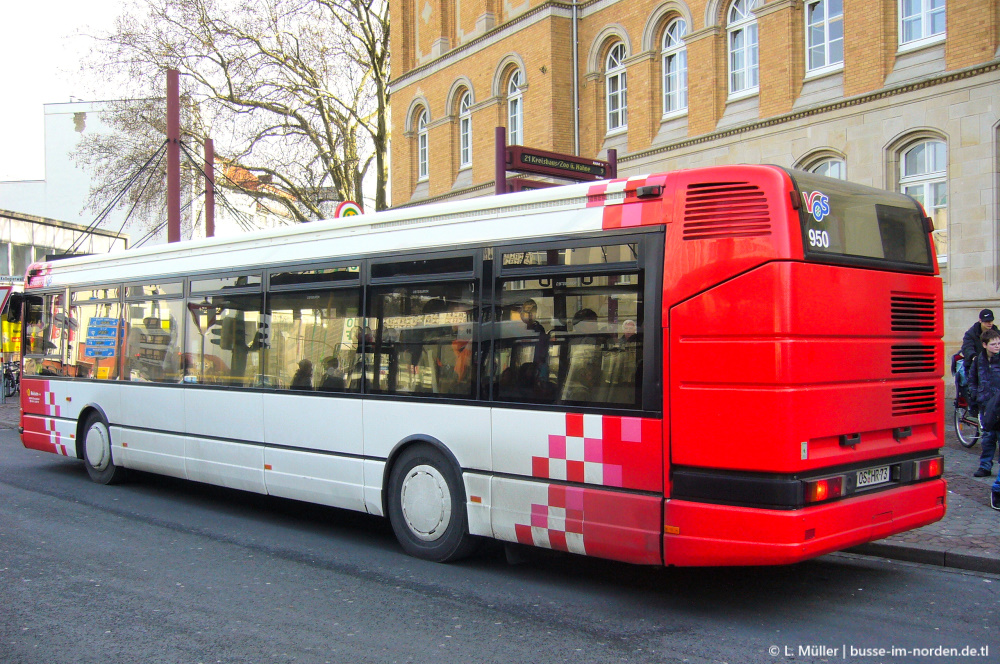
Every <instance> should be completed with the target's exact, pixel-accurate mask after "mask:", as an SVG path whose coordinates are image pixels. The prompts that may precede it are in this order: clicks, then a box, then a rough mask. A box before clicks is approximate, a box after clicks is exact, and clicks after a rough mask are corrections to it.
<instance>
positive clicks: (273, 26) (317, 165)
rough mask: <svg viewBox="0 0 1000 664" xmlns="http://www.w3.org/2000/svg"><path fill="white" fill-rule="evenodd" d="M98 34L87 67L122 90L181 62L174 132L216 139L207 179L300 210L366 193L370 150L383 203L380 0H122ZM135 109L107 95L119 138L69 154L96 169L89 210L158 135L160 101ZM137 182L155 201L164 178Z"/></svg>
mask: <svg viewBox="0 0 1000 664" xmlns="http://www.w3.org/2000/svg"><path fill="white" fill-rule="evenodd" d="M95 39H96V40H97V45H96V47H95V49H94V50H93V52H92V54H91V57H90V58H89V60H88V61H87V62H86V63H85V64H84V67H85V68H87V69H89V70H90V71H91V72H92V73H96V74H97V75H98V76H100V77H101V78H102V79H103V80H109V79H111V80H116V81H118V82H119V83H120V87H121V89H122V90H123V91H124V93H125V94H123V95H122V96H125V97H130V98H140V99H148V98H155V97H160V96H161V95H162V92H161V91H162V90H163V88H164V83H165V74H166V71H167V70H168V69H177V70H179V71H180V73H181V86H182V91H183V94H184V96H185V102H184V104H182V106H183V107H184V108H185V114H184V119H183V133H184V135H185V139H182V140H183V141H184V142H186V143H187V145H188V147H189V148H190V152H191V153H192V154H200V153H201V144H202V143H203V141H204V139H205V138H206V137H208V136H211V137H212V138H213V139H214V140H215V145H216V153H217V155H218V161H219V163H221V164H222V165H223V166H224V169H223V170H224V174H223V175H222V176H220V177H217V178H216V181H217V186H222V187H229V188H231V189H235V190H239V191H241V192H242V193H245V194H247V195H249V196H251V197H253V198H254V199H255V200H257V201H258V203H259V204H260V205H262V206H266V207H267V208H268V209H270V210H273V211H276V212H278V211H280V212H282V213H283V214H284V215H285V216H287V217H288V218H290V219H293V220H296V221H308V220H310V219H317V218H320V217H322V216H325V215H327V214H329V209H330V203H333V202H336V201H341V200H347V199H353V200H363V192H362V183H363V180H364V178H365V176H366V174H368V173H369V170H370V166H371V164H372V162H373V161H374V162H375V169H374V170H375V172H374V173H373V175H374V179H375V196H374V199H375V207H376V209H381V208H384V207H385V202H386V195H385V189H386V185H387V169H386V167H385V152H386V144H387V140H388V129H387V123H386V114H387V112H388V111H387V109H388V104H387V99H388V93H387V81H388V41H387V40H388V9H387V3H385V2H384V1H383V0H375V1H374V2H370V3H363V2H355V1H353V0H258V2H256V3H250V4H244V3H242V2H239V1H238V0H131V2H129V3H128V4H127V5H126V7H125V9H124V11H123V13H122V15H121V16H120V17H119V18H118V19H117V21H116V24H115V28H114V30H113V31H111V32H110V33H109V34H105V35H99V36H96V37H95ZM139 107H140V108H143V109H145V111H144V112H143V113H136V104H135V103H121V104H115V105H112V109H111V111H110V112H109V113H106V114H105V122H107V123H108V124H110V125H111V126H112V128H113V129H114V131H115V136H112V137H106V136H105V137H101V136H92V137H90V138H87V139H85V140H84V142H83V143H81V146H80V147H79V148H78V149H77V151H76V155H75V156H76V159H77V161H78V162H79V163H84V164H89V165H91V166H99V168H97V169H96V170H97V172H98V180H97V182H96V184H95V187H94V189H93V191H92V195H91V200H90V207H92V208H94V209H100V208H101V207H103V205H104V204H106V201H107V200H108V197H109V196H111V195H113V193H114V191H115V187H116V186H117V185H118V184H123V182H122V177H123V176H121V175H116V174H127V173H132V172H134V171H135V170H136V169H137V168H138V166H139V165H141V164H142V163H144V162H145V160H146V159H148V157H149V155H151V154H153V152H154V151H155V150H156V148H157V147H158V146H159V145H160V144H161V143H162V141H163V134H162V133H159V132H162V129H163V124H164V122H163V117H162V115H158V113H157V109H159V112H160V113H162V111H163V108H164V105H163V102H162V99H160V100H157V102H156V103H151V104H145V105H143V104H139ZM143 145H145V146H146V149H145V150H143ZM129 165H131V166H132V168H131V169H130V168H127V167H128V166H129ZM191 177H192V178H193V177H194V174H193V170H192V174H191ZM146 192H147V193H146V194H144V195H145V196H148V197H149V200H147V201H142V205H144V206H145V209H146V210H147V211H152V210H153V209H154V208H155V207H156V205H157V204H158V201H162V200H163V198H162V185H159V186H157V187H147V189H146ZM133 198H134V195H133ZM132 202H133V201H126V200H123V201H120V202H119V205H131V204H132Z"/></svg>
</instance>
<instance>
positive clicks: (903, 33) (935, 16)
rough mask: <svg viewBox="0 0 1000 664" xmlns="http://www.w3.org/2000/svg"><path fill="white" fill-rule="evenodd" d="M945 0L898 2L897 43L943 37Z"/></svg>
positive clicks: (901, 0) (906, 0) (903, 0)
mask: <svg viewBox="0 0 1000 664" xmlns="http://www.w3.org/2000/svg"><path fill="white" fill-rule="evenodd" d="M944 33H945V0H900V1H899V43H900V44H909V43H910V42H916V41H920V40H922V39H928V40H929V39H930V38H931V37H937V36H938V35H941V37H943V36H944Z"/></svg>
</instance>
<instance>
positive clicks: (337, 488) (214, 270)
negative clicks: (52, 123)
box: [22, 166, 945, 565]
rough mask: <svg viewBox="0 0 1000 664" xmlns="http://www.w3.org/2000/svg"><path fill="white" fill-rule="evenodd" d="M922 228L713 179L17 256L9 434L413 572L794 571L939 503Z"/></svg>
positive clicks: (877, 195)
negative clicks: (260, 514) (286, 520)
mask: <svg viewBox="0 0 1000 664" xmlns="http://www.w3.org/2000/svg"><path fill="white" fill-rule="evenodd" d="M930 230H931V226H930V223H929V221H928V220H927V219H926V218H925V215H924V213H923V211H922V210H921V208H920V206H919V205H918V204H917V203H916V202H914V201H913V199H911V198H908V197H906V196H903V195H901V194H895V193H889V192H884V191H879V190H875V189H871V188H867V187H862V186H859V185H855V184H851V183H847V182H843V181H838V180H833V179H828V178H824V177H820V176H816V175H813V174H809V173H803V172H798V171H788V170H784V169H781V168H778V167H771V166H726V167H714V168H705V169H699V170H688V171H678V172H673V173H668V174H662V175H652V176H647V177H635V178H628V179H621V180H614V181H608V182H601V183H597V184H583V185H572V186H566V187H559V188H551V189H544V190H541V191H535V192H526V193H521V194H514V195H509V196H502V197H496V198H482V199H476V200H466V201H460V202H452V203H445V204H437V205H428V206H424V207H419V208H411V209H403V210H394V211H388V212H382V213H378V214H369V215H364V216H356V217H349V218H346V219H338V220H335V221H329V222H316V223H311V224H305V225H300V226H297V227H294V228H290V229H281V230H275V231H266V232H261V233H256V234H251V235H246V236H244V237H240V238H235V239H211V240H206V241H198V242H185V243H178V244H173V245H168V246H162V247H155V248H150V249H139V250H134V251H127V252H124V253H121V254H113V255H107V256H92V257H81V258H72V259H67V260H61V261H55V262H51V263H43V264H35V265H33V266H32V267H31V269H30V270H29V273H28V276H27V285H28V297H27V298H26V302H25V307H24V350H25V360H24V377H23V389H22V408H23V415H22V431H23V441H24V445H25V446H26V447H29V448H33V449H38V450H45V451H49V452H54V453H57V454H62V455H67V456H72V457H77V458H79V459H82V460H83V461H84V464H85V466H86V468H87V471H88V472H89V474H90V476H91V477H92V478H93V479H94V480H95V481H97V482H101V483H108V484H110V483H113V482H116V481H118V480H120V479H121V478H122V477H123V475H124V473H125V472H126V471H127V469H139V470H144V471H150V472H154V473H162V474H166V475H172V476H176V477H180V478H186V479H189V480H195V481H199V482H208V483H211V484H216V485H221V486H226V487H232V488H236V489H242V490H246V491H254V492H258V493H262V494H270V495H275V496H283V497H287V498H293V499H298V500H303V501H309V502H313V503H321V504H324V505H331V506H335V507H339V508H347V509H353V510H359V511H365V512H369V513H371V514H376V515H382V516H388V518H389V519H390V521H391V524H392V527H393V529H394V531H395V533H396V535H397V537H398V539H399V541H400V543H401V545H402V546H403V548H404V549H405V550H406V551H407V552H409V553H411V554H413V555H416V556H420V557H423V558H427V559H430V560H437V561H445V560H451V559H454V558H457V557H459V556H461V555H464V554H467V553H469V552H470V551H471V550H472V549H473V548H474V546H475V544H476V543H477V542H479V541H481V539H482V538H496V539H498V540H503V541H508V542H519V543H523V544H530V545H535V546H540V547H549V548H552V549H559V550H564V551H570V552H573V553H579V554H586V555H593V556H599V557H603V558H610V559H615V560H622V561H628V562H633V563H643V564H654V565H760V564H777V563H791V562H795V561H800V560H804V559H807V558H810V557H814V556H818V555H821V554H824V553H827V552H830V551H836V550H839V549H843V548H845V547H849V546H852V545H856V544H860V543H863V542H868V541H871V540H874V539H878V538H882V537H885V536H888V535H891V534H893V533H897V532H900V531H904V530H908V529H911V528H915V527H918V526H922V525H925V524H927V523H931V522H933V521H936V520H938V519H940V518H941V517H942V516H943V514H944V511H945V483H944V481H943V480H942V479H941V474H942V470H943V463H942V458H941V456H940V455H939V448H940V447H941V445H942V444H943V438H944V434H943V425H944V416H943V389H944V388H943V381H942V373H943V366H944V361H943V355H942V353H943V346H942V341H941V336H942V289H941V282H940V280H939V278H938V277H937V264H936V262H935V257H934V254H933V252H932V249H931V242H930V234H929V231H930Z"/></svg>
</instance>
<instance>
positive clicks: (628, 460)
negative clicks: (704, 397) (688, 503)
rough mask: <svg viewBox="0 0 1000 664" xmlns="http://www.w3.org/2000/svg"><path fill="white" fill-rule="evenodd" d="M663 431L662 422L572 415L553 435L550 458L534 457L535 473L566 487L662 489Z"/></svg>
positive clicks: (549, 452)
mask: <svg viewBox="0 0 1000 664" xmlns="http://www.w3.org/2000/svg"><path fill="white" fill-rule="evenodd" d="M585 417H586V418H587V420H586V425H585V419H584V418H585ZM661 431H662V425H661V423H660V421H659V420H652V419H643V418H640V417H618V416H610V415H588V416H584V415H581V414H579V413H567V414H566V420H565V428H564V430H563V431H560V432H558V433H554V434H550V435H549V443H548V447H549V449H548V455H547V456H533V457H531V474H532V476H533V477H537V478H542V479H549V480H560V481H564V482H575V483H580V484H600V485H603V486H611V487H624V488H630V489H641V490H656V489H659V488H660V487H661V486H662V485H661V484H660V481H659V477H660V471H661V469H660V463H661V459H662V452H661Z"/></svg>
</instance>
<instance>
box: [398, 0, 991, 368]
mask: <svg viewBox="0 0 1000 664" xmlns="http://www.w3.org/2000/svg"><path fill="white" fill-rule="evenodd" d="M390 14H391V24H392V43H391V48H392V64H393V76H394V79H393V84H392V97H391V106H392V136H393V140H392V147H391V180H392V203H393V205H395V206H400V205H408V204H413V203H417V202H425V201H434V200H447V199H455V198H465V197H470V196H480V195H486V194H491V193H492V190H493V186H494V170H493V169H494V144H493V141H494V127H496V126H504V127H506V128H507V131H508V141H509V142H510V143H521V144H524V145H529V146H531V147H535V148H541V149H545V150H553V151H557V152H565V153H570V154H572V153H574V152H576V153H578V154H580V155H582V156H586V157H604V156H605V155H606V153H607V150H608V149H609V148H615V149H617V151H618V160H619V161H618V163H619V175H620V176H627V175H634V174H639V173H648V172H657V171H668V170H676V169H679V168H689V167H695V166H705V165H713V164H724V163H773V164H779V165H783V166H794V167H797V168H804V169H808V170H814V171H818V172H823V173H826V174H830V175H833V176H835V177H846V178H847V179H850V180H853V181H855V182H859V183H862V184H868V185H872V186H876V187H881V188H886V189H893V190H902V191H906V192H907V193H910V194H912V195H914V196H915V197H917V198H918V199H920V200H921V201H922V202H923V203H924V205H925V207H926V208H927V211H928V213H929V214H931V216H932V217H933V218H934V220H935V226H936V228H937V230H936V231H935V242H936V244H937V251H938V260H939V263H940V265H941V276H942V279H943V281H944V288H945V329H946V342H947V348H948V349H951V348H952V347H954V346H957V345H958V344H959V342H960V340H961V335H962V333H963V332H964V330H965V329H966V328H967V327H968V326H969V325H970V324H971V323H972V322H974V320H975V318H976V312H978V310H979V309H980V308H982V307H984V306H998V307H1000V202H998V200H1000V196H998V194H1000V50H998V47H1000V2H997V0H687V1H686V2H685V1H684V0H666V1H664V0H630V1H628V2H625V1H623V0H580V1H579V2H576V3H574V2H569V1H565V0H564V1H545V0H390ZM574 34H575V35H576V40H575V43H576V48H574ZM574 62H575V63H576V65H575V67H574ZM575 100H576V101H575Z"/></svg>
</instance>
